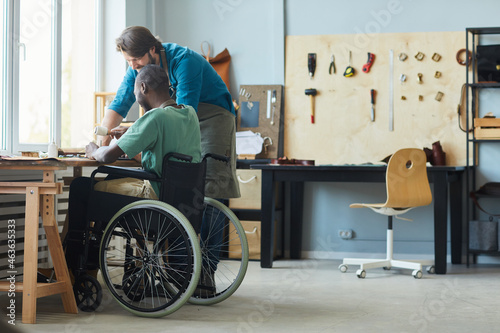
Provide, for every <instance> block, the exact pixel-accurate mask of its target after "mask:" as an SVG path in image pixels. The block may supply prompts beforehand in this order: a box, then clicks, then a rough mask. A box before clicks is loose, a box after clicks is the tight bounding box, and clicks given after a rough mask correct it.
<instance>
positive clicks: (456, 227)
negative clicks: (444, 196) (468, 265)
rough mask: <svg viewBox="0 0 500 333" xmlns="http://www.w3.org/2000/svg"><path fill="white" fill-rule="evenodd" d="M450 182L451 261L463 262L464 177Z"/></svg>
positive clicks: (455, 262) (453, 262)
mask: <svg viewBox="0 0 500 333" xmlns="http://www.w3.org/2000/svg"><path fill="white" fill-rule="evenodd" d="M457 178H458V179H456V180H455V181H453V182H451V183H450V237H451V263H452V264H461V263H462V223H463V214H462V179H461V177H457Z"/></svg>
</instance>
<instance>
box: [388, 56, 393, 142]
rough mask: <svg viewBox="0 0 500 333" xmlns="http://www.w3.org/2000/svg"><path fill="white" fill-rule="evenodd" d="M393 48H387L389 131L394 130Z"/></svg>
mask: <svg viewBox="0 0 500 333" xmlns="http://www.w3.org/2000/svg"><path fill="white" fill-rule="evenodd" d="M393 80H394V50H389V131H391V132H392V131H394V81H393Z"/></svg>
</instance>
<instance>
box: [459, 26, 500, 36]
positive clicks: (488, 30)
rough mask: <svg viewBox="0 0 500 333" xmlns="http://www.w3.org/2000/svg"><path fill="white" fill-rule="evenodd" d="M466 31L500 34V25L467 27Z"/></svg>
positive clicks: (480, 33)
mask: <svg viewBox="0 0 500 333" xmlns="http://www.w3.org/2000/svg"><path fill="white" fill-rule="evenodd" d="M465 31H467V32H470V33H472V34H474V35H495V34H500V27H484V28H466V29H465Z"/></svg>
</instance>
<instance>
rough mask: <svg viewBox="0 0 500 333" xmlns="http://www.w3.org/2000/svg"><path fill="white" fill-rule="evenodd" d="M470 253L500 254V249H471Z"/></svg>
mask: <svg viewBox="0 0 500 333" xmlns="http://www.w3.org/2000/svg"><path fill="white" fill-rule="evenodd" d="M469 253H471V254H490V255H500V251H484V250H471V249H469Z"/></svg>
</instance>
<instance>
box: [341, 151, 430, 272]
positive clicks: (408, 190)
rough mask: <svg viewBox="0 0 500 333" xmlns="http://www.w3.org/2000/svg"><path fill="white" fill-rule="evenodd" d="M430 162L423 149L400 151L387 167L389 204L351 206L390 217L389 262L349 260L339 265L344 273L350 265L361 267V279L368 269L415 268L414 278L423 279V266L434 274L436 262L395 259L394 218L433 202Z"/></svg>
mask: <svg viewBox="0 0 500 333" xmlns="http://www.w3.org/2000/svg"><path fill="white" fill-rule="evenodd" d="M426 162H427V158H426V155H425V153H424V151H423V150H421V149H413V148H406V149H401V150H398V151H397V152H396V153H394V155H392V157H391V159H390V160H389V163H388V165H387V172H386V189H387V201H386V202H385V203H380V204H364V203H355V204H351V205H350V207H351V208H364V207H366V208H370V209H372V210H373V211H375V212H376V213H379V214H383V215H387V216H388V227H387V257H386V258H385V259H359V258H346V259H344V260H343V262H342V264H341V265H340V266H339V270H340V271H341V272H346V271H347V269H348V265H360V268H359V270H358V271H357V272H356V274H357V276H358V277H359V278H364V277H365V276H366V269H370V268H379V267H383V268H384V269H390V268H391V267H397V268H406V269H413V273H412V275H413V277H415V278H417V279H420V278H421V277H422V265H431V266H430V267H429V268H428V269H427V271H428V272H429V273H433V271H434V266H433V265H434V262H433V261H413V260H412V261H401V260H394V259H393V241H394V238H393V230H392V217H393V216H395V217H396V218H398V216H399V215H401V214H404V213H406V212H408V211H409V210H411V209H413V208H415V207H419V206H426V205H428V204H430V203H431V202H432V194H431V190H430V186H429V180H428V178H427V167H426ZM399 219H404V218H399ZM405 220H407V219H405Z"/></svg>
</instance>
